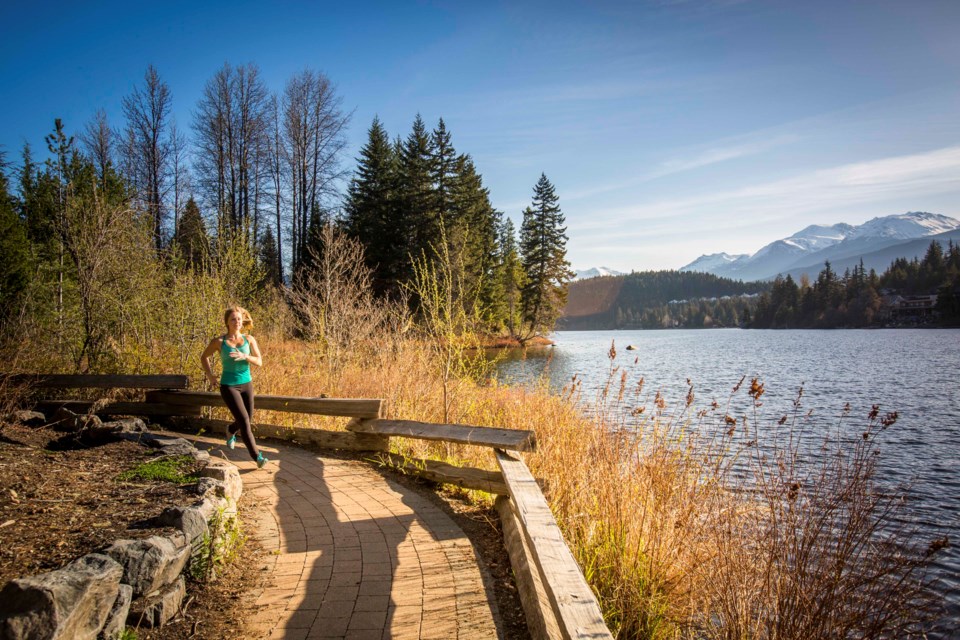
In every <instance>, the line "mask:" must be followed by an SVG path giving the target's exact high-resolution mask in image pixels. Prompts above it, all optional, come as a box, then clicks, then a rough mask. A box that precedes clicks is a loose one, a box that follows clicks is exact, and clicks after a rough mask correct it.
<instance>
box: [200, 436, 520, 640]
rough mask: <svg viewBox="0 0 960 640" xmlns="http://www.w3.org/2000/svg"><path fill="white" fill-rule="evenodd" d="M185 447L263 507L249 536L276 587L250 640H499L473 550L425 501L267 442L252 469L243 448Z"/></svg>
mask: <svg viewBox="0 0 960 640" xmlns="http://www.w3.org/2000/svg"><path fill="white" fill-rule="evenodd" d="M188 437H189V436H188ZM190 438H191V439H192V440H194V441H196V442H197V444H198V445H201V446H204V448H208V449H210V453H211V455H214V456H223V457H225V458H227V459H228V460H230V461H231V462H232V463H234V464H236V465H237V467H239V468H240V472H241V475H242V477H243V484H244V492H245V493H250V494H252V495H253V496H255V497H256V498H257V499H258V503H259V504H260V505H262V506H261V507H260V508H259V510H258V513H257V517H256V522H254V523H252V524H251V523H247V535H248V536H251V537H253V538H256V539H257V540H258V541H259V542H260V543H261V544H262V545H263V547H264V548H265V549H266V550H267V552H268V553H269V556H268V566H267V567H265V569H266V570H269V571H271V574H272V578H271V579H270V580H267V581H266V586H265V587H264V589H263V591H262V593H259V594H257V600H256V603H257V607H256V610H255V611H254V612H252V613H251V617H250V619H248V621H247V623H248V624H247V629H249V630H250V632H251V637H256V638H285V639H288V640H299V639H305V638H356V639H361V638H363V639H366V638H371V639H374V638H375V639H382V638H436V639H438V640H439V639H444V640H447V639H453V638H498V637H501V635H500V633H499V632H498V630H497V624H496V622H495V619H496V617H497V616H496V613H495V612H496V606H495V604H493V603H494V602H495V598H494V596H493V594H492V593H488V592H487V590H486V589H485V586H484V585H485V582H484V579H483V577H482V575H481V570H480V567H479V565H478V557H477V555H476V552H475V551H474V549H473V546H472V544H471V543H470V541H469V539H467V537H466V536H465V535H464V533H463V531H462V530H461V529H460V528H459V527H458V526H457V525H456V524H455V523H454V522H453V521H452V520H451V519H450V518H449V516H447V514H446V513H444V512H443V511H442V510H441V509H440V508H439V507H437V506H436V505H434V504H433V503H432V502H430V501H429V500H427V499H426V498H423V497H421V496H420V495H418V494H417V493H415V492H414V491H412V490H410V489H408V488H406V487H403V486H401V485H399V484H397V483H394V482H391V481H390V480H388V479H387V478H385V477H384V476H382V475H380V474H379V473H377V472H376V471H375V470H374V469H371V468H370V467H369V466H368V465H365V464H363V463H361V462H358V461H355V460H349V459H340V458H336V457H324V456H321V455H319V454H317V453H314V452H310V451H307V450H304V449H300V448H299V447H295V446H291V445H283V444H279V443H276V442H273V441H266V442H264V443H262V444H261V448H263V449H264V450H265V451H266V452H267V455H268V456H269V457H270V459H271V461H270V463H269V464H268V465H267V466H266V467H265V468H264V469H262V470H258V469H257V468H256V465H255V464H254V463H253V462H251V461H250V459H249V456H248V455H247V452H246V451H245V450H244V449H243V448H242V447H238V448H237V449H235V450H233V451H230V450H229V449H227V448H226V447H223V446H220V445H221V442H220V441H219V440H214V439H210V438H200V437H190ZM488 582H489V581H488Z"/></svg>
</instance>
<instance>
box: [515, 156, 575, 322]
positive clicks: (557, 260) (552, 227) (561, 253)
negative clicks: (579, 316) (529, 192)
mask: <svg viewBox="0 0 960 640" xmlns="http://www.w3.org/2000/svg"><path fill="white" fill-rule="evenodd" d="M566 231H567V228H566V227H565V226H564V217H563V213H562V212H561V211H560V207H559V198H558V197H557V194H556V191H555V189H554V186H553V185H552V184H551V183H550V180H548V179H547V176H546V174H540V180H539V181H537V184H536V186H535V187H534V190H533V203H532V205H531V206H530V207H527V208H526V210H524V212H523V225H522V226H521V228H520V254H521V256H522V263H523V271H524V277H525V284H524V287H523V289H522V296H521V299H522V307H523V319H524V321H525V322H526V323H527V326H528V328H529V329H530V331H531V332H533V333H541V332H548V331H551V330H552V329H553V327H554V324H555V323H556V321H557V318H559V317H560V314H561V313H562V311H563V306H564V304H565V303H566V301H567V284H568V283H569V282H570V279H571V278H572V277H573V272H572V271H570V263H569V262H567V259H566V258H567V246H566V243H567V235H566Z"/></svg>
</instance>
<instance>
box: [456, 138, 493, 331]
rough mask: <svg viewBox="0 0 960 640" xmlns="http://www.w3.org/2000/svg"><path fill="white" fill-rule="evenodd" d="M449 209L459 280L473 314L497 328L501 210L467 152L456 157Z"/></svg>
mask: <svg viewBox="0 0 960 640" xmlns="http://www.w3.org/2000/svg"><path fill="white" fill-rule="evenodd" d="M452 209H453V212H454V213H453V218H454V220H456V226H455V227H454V229H453V232H452V233H453V235H454V236H455V238H454V239H455V241H456V244H453V245H452V249H455V250H457V251H460V252H461V253H462V255H463V259H462V261H461V262H462V264H463V268H464V271H465V273H464V274H463V276H464V277H463V280H464V283H465V284H466V286H467V288H468V290H469V292H470V295H471V297H472V300H473V304H474V309H473V311H474V314H475V316H476V317H477V319H479V320H480V321H481V322H482V323H484V324H486V325H487V327H488V328H489V330H491V331H498V330H499V329H500V328H501V327H502V326H503V320H504V315H503V310H502V297H503V290H502V286H501V285H502V283H501V279H500V278H499V277H498V273H497V271H498V269H499V267H500V262H501V258H500V247H499V233H500V219H501V217H502V214H501V213H500V212H499V211H497V210H496V209H494V208H493V205H492V204H491V202H490V192H489V190H488V189H487V188H486V187H484V186H483V178H482V177H481V176H480V174H479V173H477V170H476V167H475V166H474V164H473V160H472V159H471V158H470V156H468V155H461V156H459V157H458V158H457V162H456V167H455V183H454V189H453V203H452Z"/></svg>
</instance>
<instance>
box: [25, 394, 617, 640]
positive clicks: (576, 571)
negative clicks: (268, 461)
mask: <svg viewBox="0 0 960 640" xmlns="http://www.w3.org/2000/svg"><path fill="white" fill-rule="evenodd" d="M7 380H12V381H13V382H15V383H19V384H24V383H27V384H32V385H34V386H41V387H55V388H71V387H96V388H116V387H127V388H143V389H160V390H158V391H148V392H147V393H146V399H145V401H144V402H114V403H106V404H103V403H100V404H99V405H94V404H93V403H82V402H78V401H56V402H52V403H46V405H47V406H48V407H49V406H50V405H51V404H52V405H56V406H66V407H68V408H71V409H74V410H84V411H86V410H88V409H93V411H94V412H96V413H100V414H104V415H117V414H131V415H151V416H169V417H175V418H183V419H185V420H186V421H187V422H188V424H191V425H197V424H199V425H201V426H206V427H207V428H211V429H218V430H223V429H225V427H226V425H227V421H226V420H209V419H203V418H200V417H199V416H200V413H201V409H202V408H203V407H207V406H223V404H224V403H223V400H222V399H221V397H220V395H219V394H217V393H213V392H205V391H186V390H185V389H186V387H187V378H186V376H7ZM257 408H258V409H265V410H270V411H284V412H295V413H305V414H314V415H325V416H340V417H348V418H351V420H350V421H349V422H348V423H347V425H346V429H347V431H346V432H341V431H327V430H323V429H316V428H308V427H292V428H291V427H281V426H276V425H267V424H260V423H257V425H256V429H257V434H258V435H259V436H263V437H274V438H279V439H285V440H295V441H297V442H300V443H309V444H314V445H317V446H320V447H328V448H336V449H351V450H361V451H376V452H379V453H380V455H381V457H383V458H385V459H387V460H389V461H390V462H391V464H393V465H396V466H400V467H402V468H403V469H404V470H405V471H406V472H409V473H417V474H419V475H421V476H423V477H425V478H427V479H430V480H433V481H436V482H442V483H449V484H455V485H458V486H460V487H464V488H467V489H479V490H482V491H487V492H489V493H493V494H497V495H498V497H497V500H496V507H497V511H498V513H499V514H500V518H501V521H502V523H503V531H504V544H505V545H506V547H507V551H508V553H509V555H510V562H511V564H512V566H513V569H514V575H515V576H516V579H517V586H518V589H519V592H520V599H521V602H522V603H523V608H524V612H525V613H526V615H527V622H528V627H529V629H530V632H531V634H532V635H533V637H534V638H565V639H571V638H612V636H611V635H610V631H609V630H608V629H607V627H606V624H605V623H604V621H603V615H602V613H601V611H600V607H599V605H598V603H597V600H596V597H595V596H594V594H593V591H592V590H591V589H590V586H589V585H588V584H587V582H586V579H585V578H584V576H583V573H582V572H581V571H580V567H579V566H578V565H577V562H576V560H575V558H574V556H573V554H572V552H571V551H570V548H569V547H568V546H567V544H566V542H565V541H564V539H563V534H562V533H561V531H560V527H559V526H558V525H557V521H556V519H555V518H554V517H553V513H552V512H551V511H550V507H549V505H548V504H547V500H546V498H545V497H544V495H543V493H542V492H541V490H540V486H539V484H538V483H537V481H536V479H535V478H534V477H533V474H532V473H531V472H530V469H529V468H527V465H526V463H525V462H524V461H523V457H522V453H521V452H524V451H532V450H534V449H536V438H535V437H534V434H533V432H531V431H519V430H514V429H499V428H494V427H483V426H468V425H461V424H436V423H429V422H416V421H413V420H388V419H385V418H383V414H384V413H385V407H384V402H383V401H382V400H377V399H339V398H302V397H289V396H271V395H258V396H257ZM391 437H403V438H418V439H423V440H434V441H443V442H453V443H457V444H469V445H476V446H485V447H490V448H491V450H492V452H493V455H494V456H495V458H496V461H497V464H498V465H499V467H500V471H499V472H497V471H489V470H485V469H471V468H465V467H457V466H455V465H450V464H447V463H444V462H438V461H435V460H412V459H410V458H406V457H402V456H396V455H392V454H390V453H389V449H390V442H389V439H390V438H391Z"/></svg>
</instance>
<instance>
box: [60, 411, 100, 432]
mask: <svg viewBox="0 0 960 640" xmlns="http://www.w3.org/2000/svg"><path fill="white" fill-rule="evenodd" d="M102 424H103V423H102V422H101V421H100V418H99V417H97V416H95V415H91V414H86V413H84V414H76V413H74V412H73V411H70V409H67V408H66V407H60V408H59V409H57V411H56V413H54V414H53V422H52V423H51V425H52V426H53V427H54V428H56V429H57V430H58V431H68V432H75V431H83V430H85V429H98V428H99V427H100V426H101V425H102Z"/></svg>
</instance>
